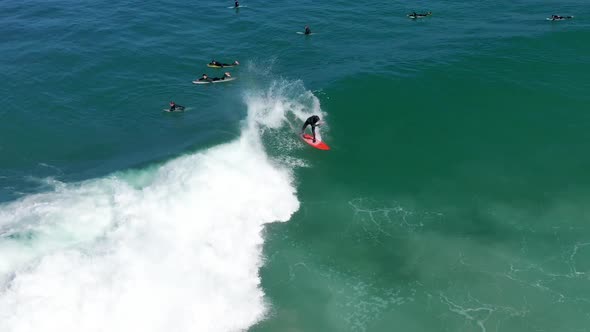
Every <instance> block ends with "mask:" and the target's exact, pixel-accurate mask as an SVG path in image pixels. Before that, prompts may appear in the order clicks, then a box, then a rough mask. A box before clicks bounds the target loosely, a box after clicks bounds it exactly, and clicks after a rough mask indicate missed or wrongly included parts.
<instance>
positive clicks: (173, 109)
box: [170, 104, 184, 112]
mask: <svg viewBox="0 0 590 332" xmlns="http://www.w3.org/2000/svg"><path fill="white" fill-rule="evenodd" d="M177 110H178V111H184V106H181V105H176V104H174V105H170V112H174V111H177Z"/></svg>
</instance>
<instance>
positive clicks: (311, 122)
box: [301, 115, 320, 143]
mask: <svg viewBox="0 0 590 332" xmlns="http://www.w3.org/2000/svg"><path fill="white" fill-rule="evenodd" d="M319 125H320V117H319V116H317V115H312V116H310V117H309V118H307V120H305V123H304V124H303V127H301V135H303V133H304V132H305V128H307V126H311V133H312V134H313V142H314V143H315V127H316V126H319Z"/></svg>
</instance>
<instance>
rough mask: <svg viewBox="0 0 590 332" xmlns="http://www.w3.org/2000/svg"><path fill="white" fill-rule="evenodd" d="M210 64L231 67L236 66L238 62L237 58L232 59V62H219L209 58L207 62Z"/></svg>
mask: <svg viewBox="0 0 590 332" xmlns="http://www.w3.org/2000/svg"><path fill="white" fill-rule="evenodd" d="M209 64H210V65H212V66H219V67H222V68H223V67H231V66H237V65H239V64H240V63H239V62H238V60H236V61H234V62H233V63H232V64H229V63H221V62H219V61H215V60H211V62H209Z"/></svg>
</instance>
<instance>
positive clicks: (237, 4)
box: [234, 0, 240, 8]
mask: <svg viewBox="0 0 590 332" xmlns="http://www.w3.org/2000/svg"><path fill="white" fill-rule="evenodd" d="M234 7H235V8H238V7H240V3H239V2H238V0H236V1H235V2H234Z"/></svg>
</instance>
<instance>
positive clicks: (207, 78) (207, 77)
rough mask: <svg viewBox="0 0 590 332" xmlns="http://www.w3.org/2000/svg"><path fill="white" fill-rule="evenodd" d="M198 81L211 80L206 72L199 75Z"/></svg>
mask: <svg viewBox="0 0 590 332" xmlns="http://www.w3.org/2000/svg"><path fill="white" fill-rule="evenodd" d="M199 81H207V82H211V81H213V80H212V79H211V78H209V76H207V74H203V76H201V78H199Z"/></svg>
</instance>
